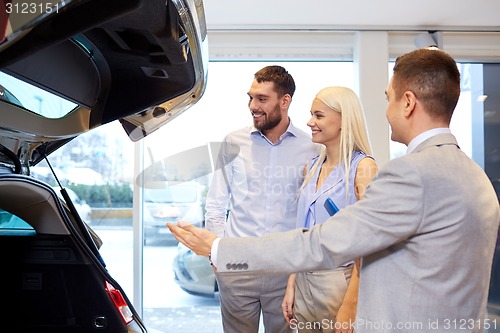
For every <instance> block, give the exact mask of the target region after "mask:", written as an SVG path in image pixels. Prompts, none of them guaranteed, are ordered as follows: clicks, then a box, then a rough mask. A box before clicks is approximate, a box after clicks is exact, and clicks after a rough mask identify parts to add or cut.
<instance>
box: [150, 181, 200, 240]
mask: <svg viewBox="0 0 500 333" xmlns="http://www.w3.org/2000/svg"><path fill="white" fill-rule="evenodd" d="M204 189H205V186H204V185H201V184H199V183H198V182H196V181H185V182H176V181H165V182H158V183H156V186H154V187H147V188H145V189H144V208H143V226H144V244H145V245H146V244H150V243H151V242H152V241H162V242H163V243H165V242H167V243H173V244H177V240H176V239H175V238H174V236H173V235H172V233H170V231H169V230H168V228H166V226H165V224H166V223H167V222H178V221H181V220H184V221H189V222H190V223H191V224H194V225H196V226H198V227H203V225H204V215H205V214H204V207H205V198H204Z"/></svg>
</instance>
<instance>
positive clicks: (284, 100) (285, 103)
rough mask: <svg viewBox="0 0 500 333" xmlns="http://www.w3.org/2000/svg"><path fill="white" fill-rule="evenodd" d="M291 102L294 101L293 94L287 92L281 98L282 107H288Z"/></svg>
mask: <svg viewBox="0 0 500 333" xmlns="http://www.w3.org/2000/svg"><path fill="white" fill-rule="evenodd" d="M290 103H292V96H290V95H289V94H285V95H284V96H283V97H282V98H281V107H282V108H288V107H289V106H290Z"/></svg>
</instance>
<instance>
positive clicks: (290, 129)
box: [250, 118, 298, 142]
mask: <svg viewBox="0 0 500 333" xmlns="http://www.w3.org/2000/svg"><path fill="white" fill-rule="evenodd" d="M288 120H289V122H288V128H287V129H286V131H285V133H283V134H282V135H281V137H280V139H279V140H278V142H280V141H281V140H283V139H284V138H286V137H288V136H297V134H295V133H296V132H297V131H298V129H297V127H295V126H294V125H293V124H292V119H290V118H288ZM250 133H251V134H256V133H258V134H260V135H261V136H262V137H263V138H266V136H265V135H264V133H262V132H261V131H259V130H258V129H257V128H256V127H255V125H252V127H250ZM266 139H267V138H266Z"/></svg>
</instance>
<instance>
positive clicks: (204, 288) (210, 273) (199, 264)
mask: <svg viewBox="0 0 500 333" xmlns="http://www.w3.org/2000/svg"><path fill="white" fill-rule="evenodd" d="M172 269H173V271H174V279H175V282H176V283H177V284H178V285H179V287H181V289H182V290H184V291H185V292H187V293H189V294H191V295H196V296H204V297H215V295H216V293H217V292H218V291H219V287H218V285H217V280H216V279H215V273H214V270H213V268H212V266H211V265H210V262H209V261H208V259H207V258H206V257H202V256H198V255H196V253H194V252H193V251H191V250H190V249H188V248H187V247H185V246H184V245H182V244H181V243H179V245H178V248H177V255H176V256H175V258H174V261H173V264H172Z"/></svg>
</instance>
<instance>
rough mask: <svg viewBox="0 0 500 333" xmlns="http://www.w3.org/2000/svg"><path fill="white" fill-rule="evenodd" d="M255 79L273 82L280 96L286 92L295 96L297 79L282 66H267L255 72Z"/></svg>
mask: <svg viewBox="0 0 500 333" xmlns="http://www.w3.org/2000/svg"><path fill="white" fill-rule="evenodd" d="M254 77H255V80H256V81H257V82H259V83H260V82H273V83H274V90H275V91H276V92H277V93H278V96H279V97H282V96H284V95H286V94H288V95H290V97H293V93H294V92H295V81H294V80H293V77H292V75H290V73H288V72H287V70H286V69H285V68H283V67H281V66H266V67H264V68H262V69H261V70H259V71H258V72H257V73H255V76H254Z"/></svg>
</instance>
